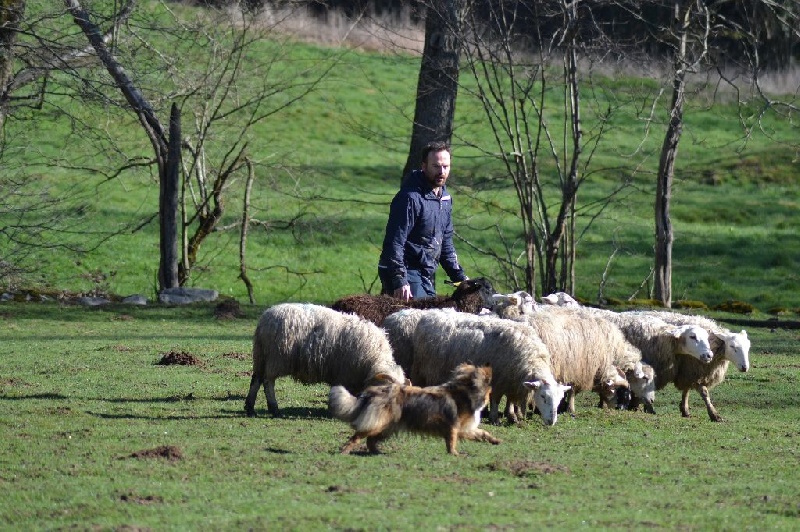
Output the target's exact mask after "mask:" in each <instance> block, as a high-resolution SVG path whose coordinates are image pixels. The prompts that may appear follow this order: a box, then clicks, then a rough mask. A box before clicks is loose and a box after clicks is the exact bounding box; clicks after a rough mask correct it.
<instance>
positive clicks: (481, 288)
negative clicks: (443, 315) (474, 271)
mask: <svg viewBox="0 0 800 532" xmlns="http://www.w3.org/2000/svg"><path fill="white" fill-rule="evenodd" d="M449 284H452V285H453V286H454V287H455V290H454V291H453V295H452V296H451V297H452V298H453V299H454V300H455V301H456V306H457V307H458V309H459V310H463V311H467V312H474V313H476V314H477V313H478V312H480V308H478V309H472V308H463V307H462V303H464V302H465V300H469V299H472V297H471V296H472V295H473V294H477V295H478V296H479V299H480V301H481V305H482V306H483V307H484V308H489V309H490V308H492V296H493V295H494V287H493V286H492V283H490V282H489V280H488V279H486V278H484V277H476V278H475V279H466V280H464V281H458V282H455V283H449Z"/></svg>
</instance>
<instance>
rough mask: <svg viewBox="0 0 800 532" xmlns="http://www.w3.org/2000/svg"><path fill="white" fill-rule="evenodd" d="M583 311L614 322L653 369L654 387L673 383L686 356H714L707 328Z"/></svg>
mask: <svg viewBox="0 0 800 532" xmlns="http://www.w3.org/2000/svg"><path fill="white" fill-rule="evenodd" d="M586 312H592V313H594V314H595V315H599V316H601V317H604V318H606V319H608V320H609V321H611V322H612V323H615V324H616V325H617V326H618V327H619V328H620V330H622V332H623V334H625V337H626V338H627V339H628V341H629V342H631V343H632V344H633V345H635V346H636V347H638V348H639V349H640V350H641V351H642V359H643V360H644V362H646V363H648V364H650V365H651V366H652V367H653V370H654V371H655V388H656V390H660V389H662V388H664V387H665V386H667V385H668V384H669V383H671V382H675V380H676V378H678V375H679V372H680V371H681V368H682V364H683V363H685V362H686V361H685V360H684V359H685V358H694V359H695V360H697V361H698V363H700V364H709V363H711V361H712V359H713V357H714V354H713V352H712V350H711V346H710V344H709V334H708V331H706V330H705V329H703V328H702V327H700V326H698V325H691V324H687V325H672V324H670V323H667V322H665V321H664V320H662V319H659V318H657V317H655V316H647V315H643V314H641V313H638V314H637V313H632V312H622V313H617V312H612V311H605V310H599V309H587V310H586Z"/></svg>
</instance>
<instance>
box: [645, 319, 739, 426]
mask: <svg viewBox="0 0 800 532" xmlns="http://www.w3.org/2000/svg"><path fill="white" fill-rule="evenodd" d="M631 314H635V313H631ZM643 314H646V315H652V316H656V317H658V318H660V319H663V320H664V321H666V322H667V323H672V324H675V325H685V324H694V325H699V326H701V327H703V328H704V329H706V330H707V331H708V333H709V339H710V344H711V350H712V351H713V352H714V358H713V359H712V360H711V363H710V364H703V363H701V362H697V361H692V360H680V363H679V366H678V368H677V371H676V373H675V378H674V379H673V384H674V385H675V387H676V388H677V389H679V390H680V391H681V402H680V410H681V415H683V416H684V417H690V415H691V414H690V413H689V392H690V391H691V390H696V391H697V393H698V394H700V397H702V398H703V402H704V403H705V405H706V410H707V412H708V417H709V418H710V419H711V421H722V416H721V415H720V414H719V412H718V411H717V409H716V408H715V407H714V405H713V404H712V403H711V393H710V390H711V389H712V388H714V387H715V386H717V385H719V384H721V383H722V382H723V381H724V380H725V375H726V373H727V371H728V364H729V363H730V362H733V363H734V364H735V365H736V368H737V369H738V370H739V371H742V372H745V371H747V370H748V369H750V339H749V338H748V337H747V331H744V330H742V331H741V332H739V333H734V332H731V331H729V330H728V329H726V328H725V327H722V326H721V325H719V324H718V323H717V322H716V321H714V320H712V319H710V318H706V317H704V316H694V315H687V314H680V313H678V312H666V311H651V312H644V313H643Z"/></svg>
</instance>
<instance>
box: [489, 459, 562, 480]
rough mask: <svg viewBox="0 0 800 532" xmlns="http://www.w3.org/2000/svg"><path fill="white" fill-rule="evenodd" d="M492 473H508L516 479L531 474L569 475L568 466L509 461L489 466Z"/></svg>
mask: <svg viewBox="0 0 800 532" xmlns="http://www.w3.org/2000/svg"><path fill="white" fill-rule="evenodd" d="M489 469H490V470H492V471H508V472H509V473H511V474H512V475H514V476H515V477H524V476H527V475H530V474H537V473H539V474H544V475H549V474H551V473H569V468H568V467H567V466H563V465H559V464H551V463H549V462H536V461H533V460H509V461H507V462H495V463H494V464H489Z"/></svg>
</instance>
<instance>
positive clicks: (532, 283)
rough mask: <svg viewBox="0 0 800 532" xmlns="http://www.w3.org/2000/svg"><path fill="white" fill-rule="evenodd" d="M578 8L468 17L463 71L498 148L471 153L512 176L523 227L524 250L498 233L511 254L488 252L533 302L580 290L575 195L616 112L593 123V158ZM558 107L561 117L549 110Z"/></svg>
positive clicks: (548, 6)
mask: <svg viewBox="0 0 800 532" xmlns="http://www.w3.org/2000/svg"><path fill="white" fill-rule="evenodd" d="M473 7H474V6H473ZM580 7H581V4H580V3H579V2H566V1H565V2H514V3H503V2H501V3H498V4H492V5H490V6H488V7H487V9H488V10H489V13H488V17H485V18H484V17H482V16H478V13H476V11H475V9H472V10H471V11H470V12H469V15H468V17H467V20H468V23H467V29H466V31H465V35H467V37H466V38H465V63H466V68H467V69H468V71H469V72H470V73H471V74H472V77H473V79H474V81H475V86H476V87H477V88H476V89H475V93H474V96H475V97H476V98H477V99H478V100H479V101H480V102H481V104H482V108H483V110H484V112H485V118H486V121H487V123H488V124H489V126H490V127H491V131H492V132H493V134H494V138H495V146H494V149H489V148H483V147H480V146H474V147H476V148H478V149H480V150H481V151H482V152H483V153H484V155H486V156H487V157H491V158H494V159H496V160H497V161H499V162H500V163H501V166H502V168H504V169H505V173H506V175H507V177H508V178H510V180H511V183H512V184H513V187H514V190H515V192H516V196H517V200H518V204H519V211H518V214H517V218H518V221H519V223H520V224H521V231H520V232H521V238H522V244H521V248H522V249H521V250H518V249H517V248H516V245H515V244H514V243H513V242H510V241H509V240H508V239H507V238H506V237H505V236H504V235H503V234H502V232H501V231H500V229H499V228H498V229H497V231H498V236H499V237H500V239H499V241H500V242H503V243H504V244H503V246H504V247H503V248H502V249H501V250H500V251H499V252H497V251H490V252H489V253H490V254H492V255H493V256H494V257H495V258H496V259H497V261H498V263H499V264H500V265H501V268H502V269H503V271H504V272H505V277H506V282H507V283H508V284H510V285H512V286H513V287H515V288H516V287H523V288H524V289H525V290H527V291H529V292H531V293H532V294H535V293H536V292H537V287H538V288H539V290H541V291H542V292H543V293H548V294H549V293H552V292H556V291H568V292H572V291H573V290H574V267H575V250H576V247H577V238H576V234H575V231H576V221H575V217H576V214H577V210H576V209H577V197H578V191H579V189H580V187H581V185H582V184H583V183H585V181H586V179H587V176H588V168H589V167H590V164H591V160H592V155H593V152H594V150H596V149H597V148H598V146H599V145H600V142H601V140H602V138H603V133H604V130H605V124H606V122H607V121H608V119H609V116H610V114H611V112H612V109H611V108H610V107H609V108H607V109H604V110H601V111H600V112H599V114H598V115H597V116H596V117H595V118H596V119H597V120H596V124H597V127H596V129H595V130H593V131H591V143H590V145H589V148H590V149H589V151H588V153H586V151H585V150H586V147H587V146H586V141H585V133H584V122H583V119H582V114H581V113H582V100H581V95H580V88H581V87H580V75H581V74H580V73H579V70H578V57H579V52H581V51H584V52H585V51H587V44H586V42H582V41H581V40H580V36H581V33H580V32H579V31H578V28H579V27H580V24H581V23H582V22H585V21H586V20H591V17H590V15H591V12H590V11H586V10H584V12H583V14H582V13H581V11H580V9H579V8H580ZM524 20H539V21H542V20H547V21H548V22H550V23H549V24H548V23H542V24H540V25H539V26H540V27H544V26H547V27H550V28H555V29H554V31H553V33H551V34H543V33H538V34H535V35H533V36H530V35H525V34H522V33H520V28H521V27H525V26H526V25H525V24H523V21H524ZM553 20H559V21H560V22H561V24H559V25H555V24H552V21H553ZM593 37H595V41H594V42H595V43H596V45H597V46H598V47H602V46H603V44H607V42H608V41H606V40H605V39H604V36H603V34H602V32H600V31H596V32H595V33H594V34H593ZM556 65H558V66H557V67H556ZM462 90H463V89H462ZM556 91H559V92H560V94H561V95H563V96H562V97H558V96H557V95H556ZM555 102H560V105H561V108H560V109H558V110H556V109H554V108H552V106H553V105H554V103H555ZM467 142H468V141H467ZM548 174H549V175H555V176H556V178H555V179H551V178H549V177H548Z"/></svg>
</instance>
